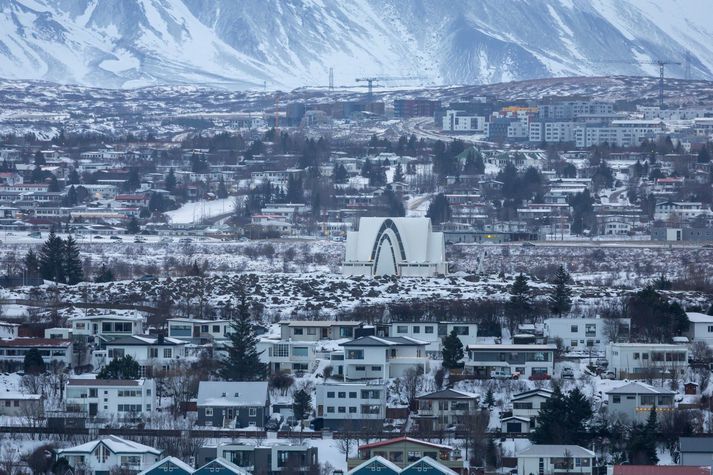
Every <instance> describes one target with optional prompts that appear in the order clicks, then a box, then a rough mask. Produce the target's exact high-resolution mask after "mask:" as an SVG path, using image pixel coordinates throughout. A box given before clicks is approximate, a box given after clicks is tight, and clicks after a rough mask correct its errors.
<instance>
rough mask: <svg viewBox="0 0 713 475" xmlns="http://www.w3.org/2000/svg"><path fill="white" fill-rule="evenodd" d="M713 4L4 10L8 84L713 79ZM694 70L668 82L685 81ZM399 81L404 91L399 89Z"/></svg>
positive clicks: (116, 5) (413, 3) (81, 2)
mask: <svg viewBox="0 0 713 475" xmlns="http://www.w3.org/2000/svg"><path fill="white" fill-rule="evenodd" d="M712 15H713V4H711V3H710V1H709V0H667V1H666V2H660V1H658V0H560V1H554V0H477V1H469V0H448V1H445V0H441V1H427V0H409V1H406V2H404V1H401V0H355V1H351V2H342V1H338V0H302V1H300V2H283V1H280V0H245V1H241V2H235V1H234V0H172V1H165V0H0V71H2V73H1V74H2V75H3V76H4V77H7V78H14V79H18V78H22V79H46V80H51V81H57V82H65V83H78V84H84V85H92V86H102V87H137V86H145V85H151V84H165V83H200V84H205V85H222V86H226V87H231V88H237V89H257V88H261V87H262V86H263V83H264V82H266V83H267V86H268V88H283V89H284V88H288V89H291V88H294V87H298V86H302V85H322V86H324V85H326V84H327V81H328V71H329V68H330V67H333V68H334V77H335V83H336V84H337V85H354V78H356V77H359V76H364V75H377V76H383V75H391V76H418V77H419V78H420V79H417V80H402V81H401V83H400V85H413V86H416V85H427V84H465V83H469V84H472V83H492V82H498V81H508V80H520V79H528V78H540V77H548V76H553V75H554V76H571V75H598V74H631V75H636V74H652V73H655V71H656V66H655V65H637V64H627V63H625V62H621V63H612V62H610V63H606V62H603V61H607V60H610V61H611V60H620V61H630V62H633V61H643V62H646V61H652V60H656V59H667V60H674V61H680V62H684V56H685V51H686V50H688V51H690V67H691V73H692V74H691V76H692V77H693V78H700V79H704V78H705V79H710V78H713V41H711V40H713V27H711V26H710V23H709V22H707V19H708V18H710V17H711V16H712ZM683 74H684V66H683V65H681V66H671V67H670V68H669V75H670V76H672V77H682V76H683ZM391 84H392V85H394V83H391Z"/></svg>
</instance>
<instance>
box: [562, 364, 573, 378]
mask: <svg viewBox="0 0 713 475" xmlns="http://www.w3.org/2000/svg"><path fill="white" fill-rule="evenodd" d="M573 378H574V370H573V369H572V368H569V367H567V368H562V379H573Z"/></svg>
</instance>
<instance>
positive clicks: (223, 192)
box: [216, 176, 228, 199]
mask: <svg viewBox="0 0 713 475" xmlns="http://www.w3.org/2000/svg"><path fill="white" fill-rule="evenodd" d="M216 195H217V196H218V198H220V199H225V198H227V197H228V189H227V188H226V187H225V180H223V177H222V176H221V177H220V180H219V181H218V191H217V192H216Z"/></svg>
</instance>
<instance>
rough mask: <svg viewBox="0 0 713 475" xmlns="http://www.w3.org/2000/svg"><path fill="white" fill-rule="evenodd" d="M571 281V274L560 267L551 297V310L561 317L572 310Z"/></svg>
mask: <svg viewBox="0 0 713 475" xmlns="http://www.w3.org/2000/svg"><path fill="white" fill-rule="evenodd" d="M569 281H570V276H569V273H568V272H567V271H566V270H565V269H564V266H562V265H560V266H559V268H558V269H557V273H556V274H555V279H554V287H553V289H552V291H551V293H550V297H549V303H550V310H551V311H552V313H554V314H557V316H559V317H561V316H562V314H563V313H567V312H569V311H570V309H571V308H572V289H570V288H569Z"/></svg>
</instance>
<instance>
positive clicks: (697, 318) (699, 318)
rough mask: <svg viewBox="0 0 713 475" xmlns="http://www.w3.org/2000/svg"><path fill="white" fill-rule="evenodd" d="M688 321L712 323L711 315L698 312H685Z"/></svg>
mask: <svg viewBox="0 0 713 475" xmlns="http://www.w3.org/2000/svg"><path fill="white" fill-rule="evenodd" d="M686 316H687V317H688V321H689V322H691V323H713V315H706V314H705V313H699V312H686Z"/></svg>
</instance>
